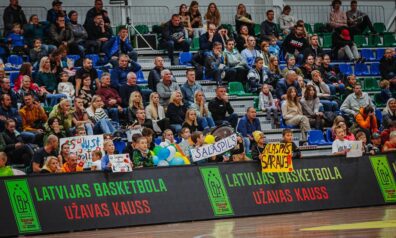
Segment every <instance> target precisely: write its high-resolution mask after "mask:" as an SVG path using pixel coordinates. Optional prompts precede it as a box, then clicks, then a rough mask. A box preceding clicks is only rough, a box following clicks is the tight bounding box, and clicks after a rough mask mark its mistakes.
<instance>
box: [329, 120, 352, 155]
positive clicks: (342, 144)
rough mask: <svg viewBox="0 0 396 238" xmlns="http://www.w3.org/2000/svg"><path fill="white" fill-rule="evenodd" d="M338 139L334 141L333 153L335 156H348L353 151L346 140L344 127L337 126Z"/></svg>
mask: <svg viewBox="0 0 396 238" xmlns="http://www.w3.org/2000/svg"><path fill="white" fill-rule="evenodd" d="M334 131H335V133H336V139H335V140H334V141H333V144H332V145H331V147H332V153H333V155H346V154H347V153H348V152H349V151H350V149H351V143H350V142H349V141H348V140H345V130H344V128H343V127H342V126H337V127H336V128H335V129H334Z"/></svg>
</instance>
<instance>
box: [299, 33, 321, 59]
mask: <svg viewBox="0 0 396 238" xmlns="http://www.w3.org/2000/svg"><path fill="white" fill-rule="evenodd" d="M303 55H305V57H306V56H308V55H312V56H313V57H314V58H316V57H317V56H322V55H323V50H322V48H321V47H320V46H319V36H318V35H316V34H313V35H311V36H310V37H309V46H308V47H306V48H305V49H304V51H303Z"/></svg>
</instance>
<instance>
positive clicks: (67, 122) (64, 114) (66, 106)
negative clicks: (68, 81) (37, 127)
mask: <svg viewBox="0 0 396 238" xmlns="http://www.w3.org/2000/svg"><path fill="white" fill-rule="evenodd" d="M73 113H74V109H72V108H71V105H70V101H69V100H67V99H62V100H61V102H60V103H59V104H57V105H55V106H54V108H53V109H52V111H51V112H50V114H49V117H48V121H49V119H51V118H53V117H56V118H58V119H59V125H60V128H61V129H62V130H64V131H65V132H66V134H68V133H69V130H70V128H71V127H72V123H73ZM48 121H47V123H46V124H45V128H46V129H47V130H50V129H51V128H50V126H49V125H48Z"/></svg>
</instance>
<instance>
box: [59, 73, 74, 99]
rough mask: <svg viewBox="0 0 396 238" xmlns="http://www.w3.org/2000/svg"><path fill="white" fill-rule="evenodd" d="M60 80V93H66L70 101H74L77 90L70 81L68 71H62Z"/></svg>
mask: <svg viewBox="0 0 396 238" xmlns="http://www.w3.org/2000/svg"><path fill="white" fill-rule="evenodd" d="M60 80H61V82H60V83H59V84H58V93H59V94H64V95H66V96H67V99H68V100H69V101H73V99H74V94H75V90H74V86H73V84H72V83H71V82H69V75H68V74H67V73H66V72H62V73H60Z"/></svg>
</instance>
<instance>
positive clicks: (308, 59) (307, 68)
mask: <svg viewBox="0 0 396 238" xmlns="http://www.w3.org/2000/svg"><path fill="white" fill-rule="evenodd" d="M314 69H315V58H314V56H313V55H304V64H303V65H301V66H300V70H301V72H302V73H303V75H304V79H306V80H312V77H311V73H312V71H313V70H314Z"/></svg>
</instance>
